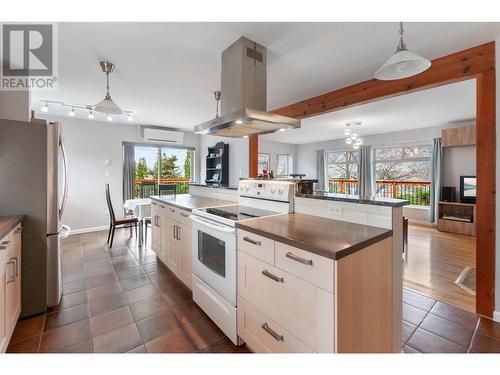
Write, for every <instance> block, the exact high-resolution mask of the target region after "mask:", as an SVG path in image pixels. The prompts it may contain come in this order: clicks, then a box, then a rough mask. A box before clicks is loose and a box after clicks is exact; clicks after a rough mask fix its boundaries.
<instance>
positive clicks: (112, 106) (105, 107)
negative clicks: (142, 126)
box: [94, 95, 123, 115]
mask: <svg viewBox="0 0 500 375" xmlns="http://www.w3.org/2000/svg"><path fill="white" fill-rule="evenodd" d="M94 111H96V112H101V113H111V114H113V115H121V114H122V113H123V111H122V110H121V108H120V107H118V106H117V105H116V103H115V102H114V101H113V100H111V97H110V96H108V95H106V97H105V98H104V99H103V100H101V101H100V102H99V103H97V104H96V105H95V107H94Z"/></svg>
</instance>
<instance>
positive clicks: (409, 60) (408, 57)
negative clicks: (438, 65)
mask: <svg viewBox="0 0 500 375" xmlns="http://www.w3.org/2000/svg"><path fill="white" fill-rule="evenodd" d="M430 66H431V62H430V61H429V60H427V59H426V58H424V57H422V56H419V55H417V54H416V53H413V52H411V51H408V50H401V51H397V52H396V53H395V54H394V55H392V56H391V57H390V58H389V59H388V60H387V61H386V62H385V63H384V65H382V66H381V67H380V68H379V69H378V70H377V71H376V72H375V78H376V79H380V80H382V81H390V80H394V79H402V78H407V77H411V76H414V75H417V74H419V73H422V72H424V71H426V70H427V69H429V68H430Z"/></svg>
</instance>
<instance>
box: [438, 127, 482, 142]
mask: <svg viewBox="0 0 500 375" xmlns="http://www.w3.org/2000/svg"><path fill="white" fill-rule="evenodd" d="M441 138H442V145H443V147H455V146H472V145H475V144H476V127H475V126H468V127H464V128H449V129H443V130H441Z"/></svg>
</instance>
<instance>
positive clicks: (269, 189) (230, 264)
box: [191, 180, 294, 345]
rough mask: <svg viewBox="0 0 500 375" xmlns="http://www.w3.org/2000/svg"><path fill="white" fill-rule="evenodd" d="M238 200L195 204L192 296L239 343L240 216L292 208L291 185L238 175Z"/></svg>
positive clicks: (268, 214) (251, 217) (292, 185)
mask: <svg viewBox="0 0 500 375" xmlns="http://www.w3.org/2000/svg"><path fill="white" fill-rule="evenodd" d="M238 193H239V200H238V204H234V205H227V206H218V207H209V208H202V209H193V211H192V215H191V220H192V236H193V237H192V241H193V243H192V245H193V247H192V249H193V250H192V254H193V258H192V260H193V277H192V290H193V300H194V301H195V302H196V303H197V304H198V305H199V306H200V307H201V308H202V309H203V311H205V313H206V314H207V315H208V316H209V317H210V318H211V319H212V320H213V321H214V322H215V323H216V324H217V325H218V326H219V328H220V329H221V330H222V331H223V332H224V333H225V334H226V335H227V337H229V338H230V339H231V341H232V342H233V343H234V344H236V345H238V344H240V340H239V339H238V334H237V329H236V326H237V324H236V309H237V306H236V284H237V276H236V270H237V265H236V261H237V260H236V254H237V248H236V229H235V224H236V222H238V221H242V220H252V219H256V218H261V217H264V216H271V215H281V214H285V213H290V212H293V196H294V184H293V183H291V182H287V181H267V180H241V181H240V183H239V187H238Z"/></svg>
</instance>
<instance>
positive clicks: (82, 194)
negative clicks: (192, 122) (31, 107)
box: [45, 115, 199, 230]
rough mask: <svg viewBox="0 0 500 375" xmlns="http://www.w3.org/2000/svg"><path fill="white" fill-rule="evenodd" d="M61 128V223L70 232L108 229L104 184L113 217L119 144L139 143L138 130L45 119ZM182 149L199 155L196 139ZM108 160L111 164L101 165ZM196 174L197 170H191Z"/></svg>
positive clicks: (118, 194)
mask: <svg viewBox="0 0 500 375" xmlns="http://www.w3.org/2000/svg"><path fill="white" fill-rule="evenodd" d="M45 117H46V119H48V120H53V121H55V120H57V121H59V122H60V123H61V124H62V131H63V138H64V141H65V145H66V151H67V154H68V166H69V192H68V193H69V196H68V203H67V206H66V210H65V212H64V215H63V223H64V224H67V225H69V226H70V227H71V228H72V229H74V230H81V229H88V228H97V227H102V226H107V225H109V216H108V213H107V211H106V200H105V195H104V184H105V183H109V184H110V189H111V198H112V200H113V207H114V210H115V213H116V214H117V215H119V214H121V213H122V212H123V209H122V205H123V203H122V186H123V182H122V181H123V179H122V175H123V172H122V142H124V141H127V142H142V140H141V139H139V137H138V134H139V133H138V126H136V125H129V124H117V123H109V122H100V121H90V120H83V119H68V118H57V117H51V116H47V115H46V116H45ZM184 145H185V146H189V147H195V149H196V150H195V152H198V151H199V136H198V135H195V134H190V133H186V134H185V136H184ZM105 159H109V160H110V161H111V164H110V165H108V166H105V165H104V160H105ZM195 168H197V170H199V166H198V167H195Z"/></svg>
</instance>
